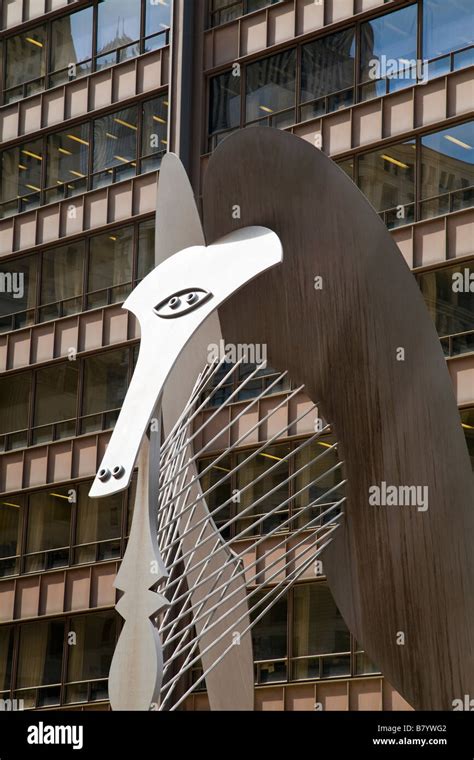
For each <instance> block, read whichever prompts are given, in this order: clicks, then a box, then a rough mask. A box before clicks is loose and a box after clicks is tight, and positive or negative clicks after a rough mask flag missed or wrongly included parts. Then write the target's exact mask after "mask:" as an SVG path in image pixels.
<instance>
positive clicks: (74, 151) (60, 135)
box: [46, 124, 89, 202]
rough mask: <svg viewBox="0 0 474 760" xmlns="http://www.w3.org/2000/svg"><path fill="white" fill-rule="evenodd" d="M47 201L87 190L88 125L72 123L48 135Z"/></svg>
mask: <svg viewBox="0 0 474 760" xmlns="http://www.w3.org/2000/svg"><path fill="white" fill-rule="evenodd" d="M47 157H48V160H47V172H46V185H47V187H49V188H51V190H50V191H49V192H48V196H47V201H48V202H52V201H54V200H59V199H60V198H61V197H63V196H64V195H66V196H70V195H75V194H76V193H80V192H85V191H86V190H87V173H88V162H89V125H88V124H81V125H79V126H77V127H70V129H68V130H66V131H65V132H56V133H55V134H53V135H50V136H49V137H48V150H47Z"/></svg>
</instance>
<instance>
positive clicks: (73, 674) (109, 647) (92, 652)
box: [67, 612, 117, 682]
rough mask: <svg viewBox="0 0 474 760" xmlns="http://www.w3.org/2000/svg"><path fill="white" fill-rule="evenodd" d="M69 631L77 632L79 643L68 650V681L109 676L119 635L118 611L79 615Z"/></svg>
mask: <svg viewBox="0 0 474 760" xmlns="http://www.w3.org/2000/svg"><path fill="white" fill-rule="evenodd" d="M69 630H70V631H74V632H75V633H76V640H77V644H76V646H73V647H69V649H68V667H67V680H68V682H71V681H88V680H91V679H94V678H107V677H108V675H109V668H110V663H111V662H112V656H113V653H114V648H115V640H116V637H117V617H116V615H115V613H114V612H98V613H97V612H96V613H94V614H89V615H78V616H77V617H73V618H72V619H71V624H70V629H69Z"/></svg>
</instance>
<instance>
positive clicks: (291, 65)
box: [246, 50, 296, 121]
mask: <svg viewBox="0 0 474 760" xmlns="http://www.w3.org/2000/svg"><path fill="white" fill-rule="evenodd" d="M295 76H296V50H284V51H283V52H281V53H277V54H276V55H272V56H270V57H269V58H265V59H264V60H263V61H257V62H256V63H251V64H249V66H248V67H247V93H246V120H247V121H253V120H254V119H259V118H261V117H262V116H269V115H270V114H272V113H273V112H274V111H282V110H283V109H285V108H291V107H292V106H294V105H295Z"/></svg>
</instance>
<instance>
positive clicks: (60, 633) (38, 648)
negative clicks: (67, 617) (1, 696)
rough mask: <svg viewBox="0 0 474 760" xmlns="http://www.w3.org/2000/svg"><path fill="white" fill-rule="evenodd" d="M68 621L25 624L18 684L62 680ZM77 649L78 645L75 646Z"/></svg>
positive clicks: (32, 684)
mask: <svg viewBox="0 0 474 760" xmlns="http://www.w3.org/2000/svg"><path fill="white" fill-rule="evenodd" d="M63 643H64V623H63V622H62V621H59V620H52V621H50V622H46V621H42V622H38V621H36V622H35V623H28V624H26V625H22V626H21V633H20V650H19V656H18V675H17V687H18V688H19V689H21V688H24V687H27V686H43V685H45V684H52V683H60V681H61V664H62V658H63ZM71 649H74V647H71Z"/></svg>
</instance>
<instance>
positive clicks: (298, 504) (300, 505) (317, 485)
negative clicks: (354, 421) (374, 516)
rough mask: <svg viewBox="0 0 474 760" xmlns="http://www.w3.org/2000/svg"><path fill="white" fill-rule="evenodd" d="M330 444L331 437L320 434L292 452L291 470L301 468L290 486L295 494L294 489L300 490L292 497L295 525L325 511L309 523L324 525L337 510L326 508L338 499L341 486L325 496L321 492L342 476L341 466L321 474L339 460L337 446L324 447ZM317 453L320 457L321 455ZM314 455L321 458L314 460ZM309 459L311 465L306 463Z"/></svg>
mask: <svg viewBox="0 0 474 760" xmlns="http://www.w3.org/2000/svg"><path fill="white" fill-rule="evenodd" d="M334 443H335V440H334V438H333V437H331V436H324V439H322V440H318V441H315V442H314V443H312V444H309V445H308V446H305V447H304V448H303V449H301V451H299V452H298V453H297V454H295V465H294V466H295V471H296V470H300V469H302V468H303V467H304V469H303V470H302V472H300V474H299V475H297V476H296V478H295V486H294V488H295V493H297V494H298V491H301V493H300V494H298V495H297V496H295V499H294V509H295V512H296V513H297V515H298V521H297V525H298V527H299V526H300V525H304V524H305V523H307V522H309V521H310V520H315V518H318V517H319V515H320V514H322V513H323V512H325V513H327V514H324V516H323V517H322V518H321V521H319V520H318V521H317V522H313V526H316V525H319V524H325V523H327V522H328V521H329V520H331V518H333V517H334V515H335V513H336V512H337V509H336V510H333V511H332V512H331V511H330V507H331V504H334V502H336V501H338V500H339V499H341V498H342V496H343V489H342V488H338V489H337V490H335V491H331V493H330V494H329V496H326V495H325V494H326V492H327V491H329V490H330V489H331V488H333V487H334V486H336V485H337V484H338V483H339V482H340V481H341V480H342V479H343V475H342V469H341V468H339V469H337V470H333V472H331V473H329V474H325V473H327V471H328V470H330V469H331V468H333V467H335V466H336V465H337V463H338V462H339V457H338V454H337V449H329V448H328V446H332V445H333V444H334ZM321 455H323V456H322V457H321ZM316 457H321V458H320V459H318V460H317V461H314V460H315V459H316ZM310 462H311V464H309V463H310ZM305 465H307V466H305ZM315 481H316V482H315ZM302 489H304V490H302ZM316 500H318V503H317V504H316V505H315V506H313V507H311V506H310V505H311V504H312V503H313V502H314V501H316ZM302 510H303V511H302ZM328 510H329V511H328Z"/></svg>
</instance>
